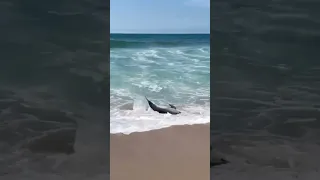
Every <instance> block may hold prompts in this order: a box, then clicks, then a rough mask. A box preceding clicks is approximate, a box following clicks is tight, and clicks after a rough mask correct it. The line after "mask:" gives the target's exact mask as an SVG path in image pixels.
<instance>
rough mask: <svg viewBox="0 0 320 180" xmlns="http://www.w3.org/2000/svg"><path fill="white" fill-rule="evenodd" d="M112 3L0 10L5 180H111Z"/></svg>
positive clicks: (0, 144)
mask: <svg viewBox="0 0 320 180" xmlns="http://www.w3.org/2000/svg"><path fill="white" fill-rule="evenodd" d="M109 19H110V18H109V5H108V2H107V1H99V0H94V1H91V0H89V1H88V0H84V1H83V0H80V1H68V2H66V1H62V0H56V1H38V0H31V1H19V0H13V1H6V0H5V1H1V2H0V24H1V28H0V49H1V53H0V179H1V180H10V179H25V180H28V179H31V180H37V179H47V180H49V179H70V180H72V179H79V180H81V179H108V178H109V173H108V171H109V158H108V156H109V147H108V143H107V142H108V137H109V130H108V126H109V119H108V117H109V101H108V100H109V87H108V81H106V80H105V79H109V77H108V72H109V63H108V59H109V52H108V51H109V35H108V34H109V32H108V30H109V29H110V26H109Z"/></svg>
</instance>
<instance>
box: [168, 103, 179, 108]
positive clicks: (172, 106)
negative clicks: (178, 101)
mask: <svg viewBox="0 0 320 180" xmlns="http://www.w3.org/2000/svg"><path fill="white" fill-rule="evenodd" d="M169 106H170V107H171V108H173V109H177V108H176V107H175V106H174V105H172V104H169Z"/></svg>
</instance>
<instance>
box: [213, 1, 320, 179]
mask: <svg viewBox="0 0 320 180" xmlns="http://www.w3.org/2000/svg"><path fill="white" fill-rule="evenodd" d="M211 6H212V8H211V26H212V27H211V37H212V38H211V48H212V54H211V57H212V59H211V64H212V66H211V80H212V84H211V86H212V89H211V97H212V101H211V133H212V136H211V140H212V147H213V151H212V155H213V156H221V157H225V158H226V159H227V160H229V161H230V163H229V164H226V165H222V166H216V167H214V168H212V173H211V177H212V179H215V180H220V179H238V180H242V179H243V180H254V179H261V180H264V179H283V180H291V179H295V180H296V179H304V180H315V179H318V178H319V170H320V169H319V167H320V158H319V153H318V152H319V150H320V141H319V139H320V111H319V107H320V103H319V102H320V84H319V82H320V81H319V80H320V61H319V57H320V53H319V48H320V21H319V19H320V13H319V12H320V11H319V8H320V3H319V1H313V0H310V1H304V0H279V1H271V0H266V1H253V0H247V1H236V0H215V1H212V3H211Z"/></svg>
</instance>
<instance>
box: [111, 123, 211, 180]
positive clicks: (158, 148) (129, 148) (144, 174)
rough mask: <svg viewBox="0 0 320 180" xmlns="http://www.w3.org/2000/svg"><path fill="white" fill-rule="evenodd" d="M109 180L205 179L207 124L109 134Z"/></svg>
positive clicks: (208, 156)
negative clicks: (127, 133) (128, 133)
mask: <svg viewBox="0 0 320 180" xmlns="http://www.w3.org/2000/svg"><path fill="white" fill-rule="evenodd" d="M110 140H111V142H110V150H111V151H110V159H111V160H110V166H111V169H110V179H111V180H209V179H210V143H209V142H210V125H209V124H205V125H184V126H173V127H169V128H164V129H160V130H152V131H148V132H137V133H132V134H130V135H123V134H112V135H111V139H110Z"/></svg>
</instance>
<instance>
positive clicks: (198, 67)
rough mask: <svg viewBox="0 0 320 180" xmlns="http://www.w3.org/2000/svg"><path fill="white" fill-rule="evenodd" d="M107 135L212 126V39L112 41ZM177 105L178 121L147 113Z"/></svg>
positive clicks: (129, 37) (125, 36)
mask: <svg viewBox="0 0 320 180" xmlns="http://www.w3.org/2000/svg"><path fill="white" fill-rule="evenodd" d="M110 47H111V48H110V76H111V78H110V111H111V119H110V120H111V122H110V123H111V124H110V128H111V129H110V131H111V133H120V132H121V133H131V132H137V131H147V130H151V129H159V128H164V127H169V126H172V125H178V124H202V123H208V122H209V120H210V117H209V116H210V93H209V92H210V34H142V33H141V34H137V33H130V34H129V33H111V35H110ZM144 96H147V97H148V98H149V99H150V100H152V101H153V102H155V103H156V104H158V105H162V106H167V105H168V103H171V104H175V105H176V106H177V108H178V109H180V110H181V111H182V114H181V115H177V116H172V115H163V114H158V113H156V112H153V111H152V110H151V111H150V109H148V106H147V104H146V101H145V98H144Z"/></svg>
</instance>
